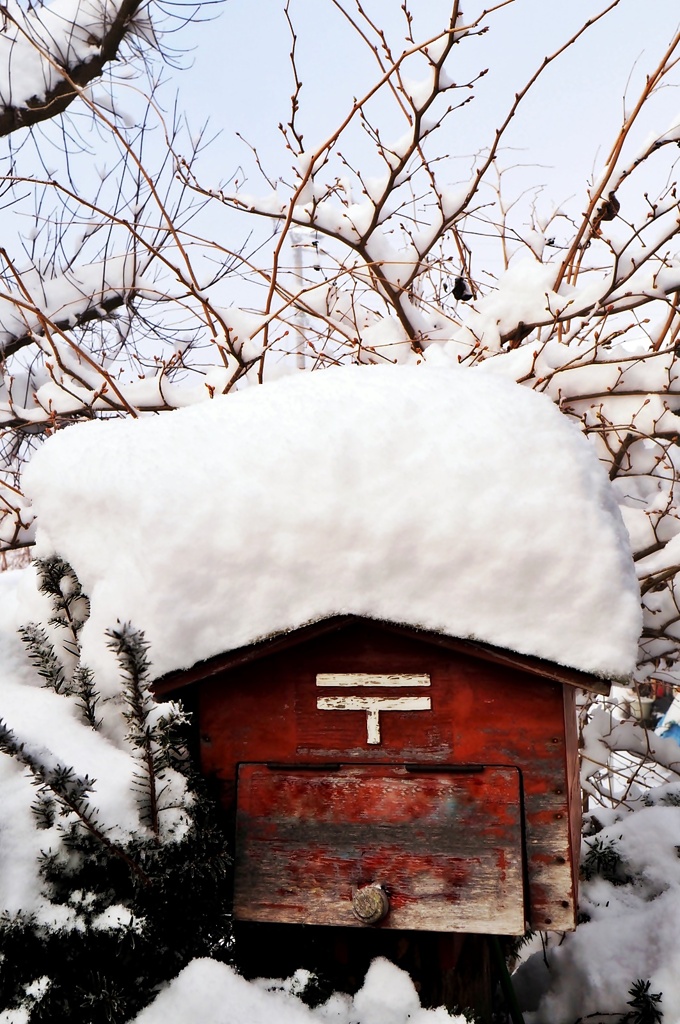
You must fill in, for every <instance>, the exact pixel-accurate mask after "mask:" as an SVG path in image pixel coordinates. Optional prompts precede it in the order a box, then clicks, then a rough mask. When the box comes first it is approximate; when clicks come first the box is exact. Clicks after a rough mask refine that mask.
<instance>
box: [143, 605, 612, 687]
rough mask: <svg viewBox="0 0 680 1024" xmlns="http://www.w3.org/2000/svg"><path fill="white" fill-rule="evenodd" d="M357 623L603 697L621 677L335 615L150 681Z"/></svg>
mask: <svg viewBox="0 0 680 1024" xmlns="http://www.w3.org/2000/svg"><path fill="white" fill-rule="evenodd" d="M358 622H364V623H370V624H371V625H372V626H377V627H378V628H380V629H384V630H385V631H386V632H392V633H399V634H401V635H402V636H408V637H411V638H412V639H415V640H421V641H423V642H424V643H429V644H432V645H433V646H435V647H444V648H446V649H448V650H451V651H459V652H461V653H467V654H470V655H472V656H473V657H477V658H479V659H480V660H482V661H491V662H494V663H496V664H499V665H502V666H504V667H506V668H510V669H513V668H514V669H518V670H520V671H524V672H528V673H529V674H530V675H536V676H540V677H541V678H543V679H546V680H551V681H553V682H558V683H562V684H563V685H567V686H574V687H577V688H578V689H582V690H588V691H589V692H590V693H597V694H601V695H603V696H605V697H606V696H608V695H609V692H610V688H611V684H612V683H614V682H622V681H623V680H621V679H615V678H611V679H610V678H605V677H602V676H596V675H593V674H591V673H589V672H582V671H580V670H579V669H575V668H568V667H567V666H565V665H558V664H556V663H555V662H552V661H546V660H545V659H544V658H536V657H534V656H532V655H528V654H520V653H519V652H517V651H510V650H506V649H504V648H502V647H494V646H493V645H492V644H486V643H482V642H481V641H479V640H473V639H469V638H468V639H465V638H463V637H455V636H450V635H448V634H447V633H435V632H432V631H431V630H426V629H418V628H417V627H415V626H412V625H408V624H404V623H398V622H388V621H386V620H384V619H372V618H369V617H366V616H360V615H334V616H332V617H330V618H327V619H320V620H318V621H316V622H309V623H307V624H305V625H304V626H300V627H299V628H298V629H294V630H286V631H283V632H280V633H275V634H272V635H270V636H267V637H262V638H261V639H259V640H257V641H255V642H254V643H252V644H247V645H245V646H244V647H239V648H236V649H234V650H228V651H225V652H224V653H223V654H218V655H215V656H214V657H212V658H207V659H205V660H204V661H199V662H197V663H196V664H195V665H192V666H191V667H190V668H187V669H178V670H176V671H173V672H168V673H167V674H165V675H163V676H160V677H159V678H158V679H156V680H155V681H154V683H153V689H154V692H155V693H156V696H158V697H161V696H164V695H167V694H170V693H174V692H176V691H177V690H181V689H184V688H185V687H187V686H191V685H193V684H195V683H200V682H203V681H204V680H206V679H209V678H211V677H213V676H217V675H219V674H220V673H222V672H226V671H229V670H231V669H234V668H238V667H240V666H241V665H247V664H249V663H251V662H253V661H258V660H259V659H260V658H266V657H268V656H270V655H272V654H277V653H278V652H279V651H283V650H286V649H288V648H290V647H295V646H297V645H298V644H302V643H305V642H306V641H307V640H313V639H316V637H319V636H323V635H324V634H326V633H332V632H336V631H338V630H341V629H344V628H345V627H346V626H350V625H352V624H354V623H358Z"/></svg>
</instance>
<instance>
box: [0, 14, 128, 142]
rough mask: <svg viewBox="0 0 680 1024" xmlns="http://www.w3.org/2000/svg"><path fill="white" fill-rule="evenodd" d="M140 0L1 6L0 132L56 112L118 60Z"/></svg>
mask: <svg viewBox="0 0 680 1024" xmlns="http://www.w3.org/2000/svg"><path fill="white" fill-rule="evenodd" d="M144 6H145V4H144V3H143V2H142V0H120V2H118V0H53V2H52V3H49V4H43V3H41V4H39V5H38V6H36V7H33V6H31V7H29V9H28V10H24V9H23V8H22V7H21V6H20V4H19V3H17V2H16V0H10V2H9V3H6V4H3V6H2V9H1V10H0V17H1V19H2V34H1V35H0V135H9V134H10V133H11V132H14V131H16V130H17V129H19V128H25V127H28V126H30V125H34V124H37V123H39V122H40V121H45V120H47V119H49V118H53V117H56V115H57V114H60V113H62V112H63V111H64V110H66V109H67V107H68V106H69V105H70V104H71V103H72V102H73V100H74V99H75V98H76V97H77V96H78V95H79V91H80V89H82V88H83V87H84V86H86V85H88V84H89V83H90V82H92V81H94V80H95V79H96V78H98V77H99V76H100V75H101V73H102V71H103V69H104V67H105V65H106V64H108V63H109V62H110V61H112V60H114V59H115V57H116V56H117V54H118V51H119V48H120V46H121V43H122V42H123V39H124V38H125V36H126V35H128V34H129V33H131V32H134V31H135V19H137V18H138V17H139V15H140V10H141V9H142V8H143V7H144Z"/></svg>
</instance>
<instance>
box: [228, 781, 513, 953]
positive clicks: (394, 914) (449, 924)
mask: <svg viewBox="0 0 680 1024" xmlns="http://www.w3.org/2000/svg"><path fill="white" fill-rule="evenodd" d="M370 884H378V885H381V886H382V887H383V888H384V889H385V891H386V892H387V894H388V896H389V904H390V911H389V913H388V915H387V917H386V918H385V919H384V920H383V921H382V922H381V927H387V928H397V929H403V930H409V929H414V930H418V929H419V930H424V931H442V932H446V931H455V932H479V931H482V932H488V931H492V932H497V933H499V934H519V933H522V932H523V931H524V927H525V925H524V884H523V864H522V821H521V804H520V791H519V773H518V771H517V769H514V768H486V769H483V770H480V771H475V772H473V773H456V772H453V773H452V772H445V771H442V772H438V773H427V774H421V773H418V772H417V771H413V770H409V769H407V768H405V767H404V766H392V765H388V766H383V765H350V766H342V767H340V768H337V769H335V768H333V769H332V770H326V771H322V770H318V771H303V770H300V769H297V770H296V769H288V770H287V769H285V768H283V767H277V768H275V769H271V768H268V767H267V766H266V765H252V764H249V765H242V766H241V768H240V770H239V778H238V800H237V817H236V865H235V884H234V914H235V916H236V918H237V919H243V920H247V921H269V922H283V923H289V924H309V923H313V924H324V925H346V926H356V927H363V926H364V925H363V923H362V922H360V921H359V920H357V918H356V917H355V916H354V914H353V911H352V896H353V893H354V892H355V891H356V889H357V888H359V887H362V886H366V885H370Z"/></svg>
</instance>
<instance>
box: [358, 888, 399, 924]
mask: <svg viewBox="0 0 680 1024" xmlns="http://www.w3.org/2000/svg"><path fill="white" fill-rule="evenodd" d="M389 909H390V901H389V899H388V896H387V893H386V892H385V890H384V889H383V887H382V886H381V885H364V886H362V887H361V889H357V890H356V892H355V893H354V895H353V896H352V910H353V911H354V916H355V917H358V918H359V920H360V921H361V923H362V924H378V922H379V921H382V919H383V918H384V917H386V916H387V914H388V913H389Z"/></svg>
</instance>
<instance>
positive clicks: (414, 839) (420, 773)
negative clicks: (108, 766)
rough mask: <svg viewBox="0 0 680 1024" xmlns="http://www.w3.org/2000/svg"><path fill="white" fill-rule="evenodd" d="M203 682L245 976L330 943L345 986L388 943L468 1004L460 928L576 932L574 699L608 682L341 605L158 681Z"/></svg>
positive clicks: (425, 986)
mask: <svg viewBox="0 0 680 1024" xmlns="http://www.w3.org/2000/svg"><path fill="white" fill-rule="evenodd" d="M187 687H191V689H192V698H191V705H192V706H193V707H194V708H195V714H196V727H197V729H198V734H199V737H200V761H201V769H202V772H203V773H204V775H205V776H206V777H207V778H208V779H210V780H212V782H213V783H214V785H215V786H216V790H217V792H218V795H219V799H220V801H221V804H222V806H223V808H224V810H225V811H226V812H227V815H228V821H229V823H230V826H229V827H230V829H231V831H232V836H233V842H234V858H235V861H234V918H235V921H236V923H237V927H238V928H240V929H241V933H242V935H243V936H244V937H246V938H244V945H243V958H242V962H241V966H242V968H243V969H244V973H246V974H248V973H250V972H251V971H253V970H254V971H255V973H259V974H262V973H266V972H267V966H269V970H270V971H271V972H272V973H273V974H275V975H277V976H281V975H283V974H286V973H290V971H292V970H294V969H295V968H297V967H300V966H309V967H314V964H313V963H312V962H311V961H312V960H313V959H314V956H316V957H317V960H319V961H323V959H324V956H323V950H324V949H325V950H326V951H329V950H331V951H332V953H331V955H330V956H327V957H326V961H327V963H330V964H332V965H333V966H332V968H331V969H332V970H333V971H334V972H335V977H334V978H333V979H332V983H333V984H335V985H336V986H337V987H340V988H343V987H344V988H347V989H354V988H356V987H358V985H360V984H361V982H362V980H363V972H364V969H365V967H367V966H368V963H369V962H370V959H372V958H373V956H376V955H380V954H383V955H389V956H390V957H391V958H392V959H394V960H395V961H396V962H398V963H402V965H404V966H406V967H407V969H409V971H410V973H411V974H412V976H413V977H414V980H415V982H416V984H419V986H420V990H421V998H422V1000H423V1003H424V1005H436V1004H437V1003H438V1002H442V1001H446V1002H447V1003H448V1004H449V1005H452V1003H453V1002H456V1001H457V1002H459V1004H460V1005H463V1003H461V998H462V999H464V998H466V996H465V991H466V988H465V984H464V983H463V982H462V974H463V971H462V966H461V965H462V963H463V961H464V960H465V959H466V957H469V956H470V955H471V954H470V950H471V949H472V947H473V946H475V942H476V940H474V939H472V938H468V939H467V940H465V941H463V939H462V936H468V937H471V936H475V935H477V936H487V935H521V934H523V933H524V931H525V930H526V929H527V928H531V929H548V930H568V929H571V928H573V927H574V926H575V915H576V906H577V885H578V859H579V846H580V824H581V808H580V790H579V780H578V741H577V722H576V710H575V695H576V691H577V689H578V688H584V689H587V690H591V691H594V692H599V693H606V692H608V684H607V683H606V682H605V681H603V680H601V679H598V678H596V677H593V676H589V675H587V674H585V673H582V672H577V671H575V670H572V669H566V668H563V667H561V666H557V665H554V664H552V663H549V662H545V661H541V660H539V659H535V658H529V657H525V656H522V655H518V654H514V653H512V652H508V651H504V650H500V649H497V648H493V647H490V646H488V645H485V644H481V643H477V642H474V641H469V640H462V639H457V638H454V637H450V636H444V635H441V634H435V633H431V632H423V631H419V630H417V629H414V628H412V627H407V626H401V625H397V624H393V623H387V622H382V621H375V620H369V619H363V618H359V617H355V616H343V617H336V618H333V619H327V620H325V621H323V622H319V623H315V624H313V625H309V626H305V627H303V628H301V629H298V630H296V631H294V632H292V633H287V634H284V635H279V636H276V637H273V638H271V639H269V640H265V641H262V642H259V643H256V644H252V645H250V646H248V647H245V648H242V649H240V650H236V651H231V652H227V653H225V654H224V655H223V656H219V657H217V658H213V659H211V660H209V661H206V662H202V663H200V664H198V665H196V666H194V667H193V668H192V669H190V670H188V671H185V672H179V673H174V674H172V675H169V676H166V677H164V678H163V679H161V680H159V681H158V682H157V684H156V687H155V689H156V693H157V694H158V695H159V696H160V695H168V694H173V695H174V694H175V693H177V694H178V696H180V697H181V696H182V691H186V688H187ZM178 691H179V692H178ZM267 926H270V927H271V928H272V929H273V931H272V933H271V934H272V935H274V936H277V938H276V939H275V941H274V943H273V948H274V949H276V950H277V955H276V956H275V957H274V960H273V962H271V963H270V964H269V965H267V964H266V962H265V961H263V959H262V951H263V943H262V941H261V936H262V932H261V929H262V928H265V927H267ZM291 926H293V927H294V928H295V931H294V933H293V937H292V938H291V937H290V936H288V932H287V929H288V928H289V927H291ZM258 934H259V935H260V940H258V939H257V936H258ZM253 936H255V938H253ZM303 936H304V939H303ZM419 936H420V938H419ZM446 936H448V938H445V937H446ZM480 941H481V940H480ZM237 942H238V933H237ZM466 943H467V947H466ZM253 944H254V947H256V948H257V949H258V955H257V957H256V958H255V959H253V961H252V963H251V962H250V953H249V952H248V951H247V949H250V950H251V951H252V948H253ZM268 945H270V946H272V943H268ZM475 948H481V947H479V943H478V942H477V946H476V947H475ZM310 949H311V950H312V951H313V950H316V953H314V952H312V953H311V954H309V957H308V959H309V962H308V963H301V962H295V961H296V958H298V957H299V956H300V955H303V954H304V951H305V950H307V952H308V953H309V950H310ZM400 949H401V950H402V954H403V955H402V956H401V957H400V953H399V950H400ZM353 950H355V951H356V955H353ZM408 950H410V952H408V955H407V952H405V951H408ZM428 951H429V952H428ZM435 953H436V955H435ZM238 956H239V954H238V945H237V961H238ZM473 956H474V954H473ZM433 958H434V962H435V963H436V964H437V965H438V966H437V967H436V969H435V970H433ZM480 958H481V961H484V963H486V959H485V958H486V953H484V954H483V955H482V954H478V955H477V963H478V969H477V973H478V974H480V972H481V973H482V974H483V973H484V970H487V969H488V964H487V965H486V967H484V963H481V961H480ZM419 963H420V967H419V966H418V964H419ZM343 964H344V965H343ZM255 965H257V966H255ZM277 965H278V967H277ZM275 968H276V969H275ZM468 974H469V970H468ZM430 975H432V977H430ZM456 978H457V979H458V981H456ZM461 986H462V987H461ZM470 998H476V999H477V1002H478V1004H479V1000H480V999H481V996H479V995H477V996H470Z"/></svg>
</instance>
